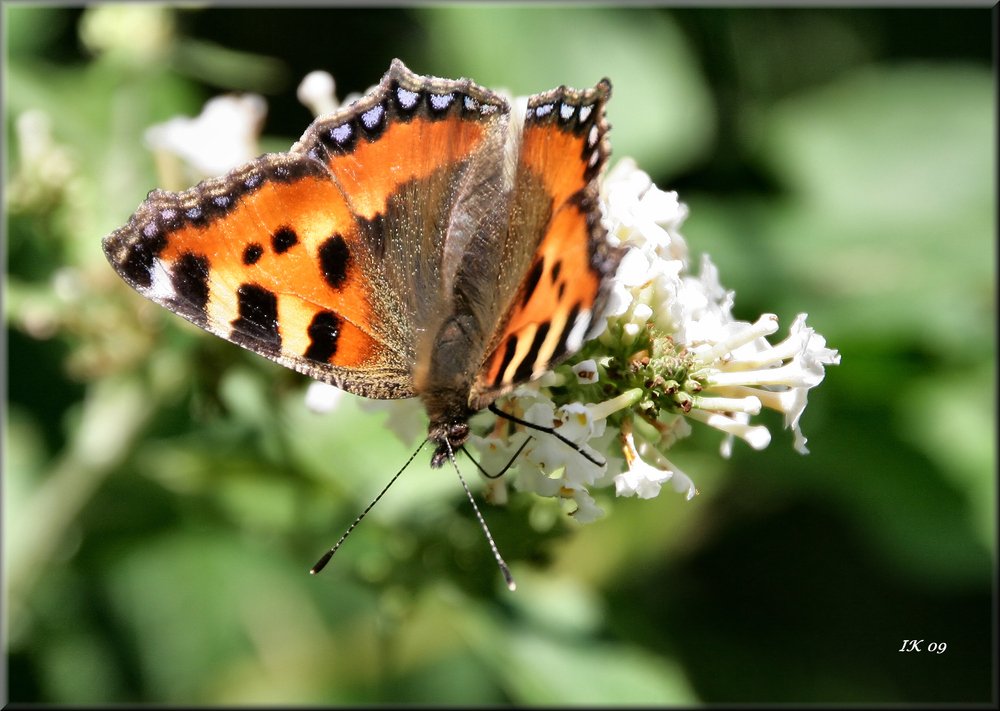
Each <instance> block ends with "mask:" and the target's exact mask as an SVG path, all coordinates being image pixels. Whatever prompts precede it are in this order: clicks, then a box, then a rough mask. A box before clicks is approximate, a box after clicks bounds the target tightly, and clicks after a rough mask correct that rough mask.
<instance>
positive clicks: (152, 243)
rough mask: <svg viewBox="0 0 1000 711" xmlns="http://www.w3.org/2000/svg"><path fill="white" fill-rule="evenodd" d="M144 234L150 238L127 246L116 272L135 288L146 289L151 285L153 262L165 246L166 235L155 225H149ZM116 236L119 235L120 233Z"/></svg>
mask: <svg viewBox="0 0 1000 711" xmlns="http://www.w3.org/2000/svg"><path fill="white" fill-rule="evenodd" d="M149 225H151V226H147V228H146V230H145V231H146V232H147V233H149V234H151V235H152V236H151V237H147V238H146V239H140V240H139V241H137V242H134V243H133V244H132V245H131V246H129V248H128V251H127V252H126V254H125V259H124V260H122V262H121V265H120V266H119V268H118V271H119V272H120V273H121V275H122V276H123V277H125V279H126V280H127V281H128V282H129V283H130V284H134V285H135V286H138V287H142V288H148V287H150V286H152V284H153V262H154V261H155V260H156V258H157V257H158V256H159V254H160V252H162V251H163V250H164V249H165V248H166V246H167V238H166V235H164V234H163V230H161V229H159V228H158V227H157V226H156V224H155V223H149ZM118 234H121V233H120V232H119V233H118Z"/></svg>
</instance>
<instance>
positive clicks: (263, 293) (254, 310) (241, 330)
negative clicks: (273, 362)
mask: <svg viewBox="0 0 1000 711" xmlns="http://www.w3.org/2000/svg"><path fill="white" fill-rule="evenodd" d="M236 298H237V300H238V306H239V314H240V316H239V318H237V319H234V320H233V322H232V325H233V330H232V333H230V335H229V340H231V341H232V342H233V343H238V344H239V345H241V346H245V347H247V348H250V349H251V350H254V351H259V352H263V353H278V352H279V351H280V350H281V334H280V333H279V332H278V297H277V296H275V295H274V293H273V292H271V291H268V290H267V289H265V288H264V287H262V286H258V285H257V284H243V285H242V286H240V288H239V289H237V291H236Z"/></svg>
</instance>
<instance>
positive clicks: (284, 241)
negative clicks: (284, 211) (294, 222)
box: [271, 227, 299, 254]
mask: <svg viewBox="0 0 1000 711" xmlns="http://www.w3.org/2000/svg"><path fill="white" fill-rule="evenodd" d="M298 243H299V236H298V235H297V234H295V230H293V229H292V228H291V227H279V228H278V230H277V231H276V232H275V233H274V234H273V235H271V249H273V250H274V253H275V254H284V253H285V252H287V251H288V250H290V249H291V248H292V247H294V246H295V245H297V244H298Z"/></svg>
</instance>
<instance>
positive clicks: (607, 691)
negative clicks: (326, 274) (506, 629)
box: [505, 634, 695, 706]
mask: <svg viewBox="0 0 1000 711" xmlns="http://www.w3.org/2000/svg"><path fill="white" fill-rule="evenodd" d="M508 661H509V663H510V664H511V666H510V668H508V669H506V670H505V671H506V673H505V677H506V681H507V684H508V685H509V688H510V690H511V693H512V695H513V696H514V698H515V700H516V701H517V702H519V703H523V704H532V705H535V704H560V705H570V704H574V705H576V704H579V705H600V706H619V705H629V706H632V705H645V704H672V705H683V704H690V703H692V702H693V701H694V700H695V696H694V694H693V692H692V691H691V689H690V688H689V687H688V684H687V682H686V680H685V679H684V675H683V672H681V670H680V669H678V668H677V667H675V666H674V665H673V664H671V663H669V662H667V661H665V660H663V659H660V658H658V657H655V656H653V655H651V654H648V653H646V652H644V651H641V650H639V649H635V648H630V647H628V646H625V645H620V646H619V645H608V644H603V643H598V642H593V641H591V642H588V643H587V644H586V645H581V644H579V643H578V642H574V643H566V642H560V641H556V640H555V639H551V638H545V637H541V636H538V635H534V634H515V635H513V636H512V638H511V640H510V652H509V656H508Z"/></svg>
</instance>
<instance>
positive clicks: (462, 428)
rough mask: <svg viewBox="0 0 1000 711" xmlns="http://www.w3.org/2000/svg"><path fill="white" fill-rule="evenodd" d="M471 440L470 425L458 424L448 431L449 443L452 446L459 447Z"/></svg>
mask: <svg viewBox="0 0 1000 711" xmlns="http://www.w3.org/2000/svg"><path fill="white" fill-rule="evenodd" d="M468 438H469V425H468V424H466V423H465V422H457V423H455V424H454V425H452V426H451V427H450V428H449V429H448V441H449V442H451V443H452V445H453V446H454V445H459V444H462V443H463V442H465V440H467V439H468Z"/></svg>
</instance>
